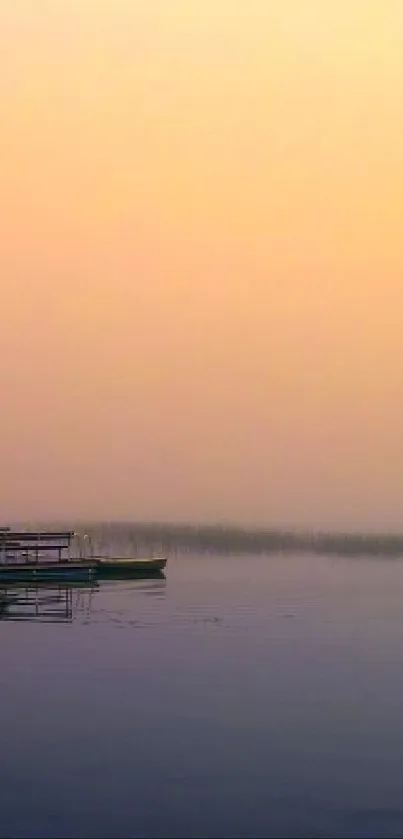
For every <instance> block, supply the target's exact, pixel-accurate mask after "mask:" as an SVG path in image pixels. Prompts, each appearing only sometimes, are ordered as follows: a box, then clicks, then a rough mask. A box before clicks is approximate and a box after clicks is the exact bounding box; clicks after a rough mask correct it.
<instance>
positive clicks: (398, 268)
mask: <svg viewBox="0 0 403 839" xmlns="http://www.w3.org/2000/svg"><path fill="white" fill-rule="evenodd" d="M0 91H1V103H2V109H1V131H0V182H1V190H0V271H1V275H0V276H1V279H0V282H1V303H2V318H1V328H0V371H1V382H2V409H1V435H0V468H1V480H0V517H1V518H2V520H4V521H7V520H10V519H12V518H18V519H23V518H26V519H27V520H28V519H29V520H30V519H34V518H38V517H42V518H43V517H46V518H50V517H57V518H60V517H64V518H66V517H67V518H70V517H91V518H101V517H102V518H104V517H107V518H137V519H138V518H143V517H145V518H147V519H167V520H169V519H177V520H178V519H179V520H188V519H191V520H195V519H199V520H214V521H216V520H231V521H238V522H259V523H265V524H296V525H299V526H311V525H312V526H318V527H323V526H330V527H346V526H347V527H368V528H371V529H372V528H390V527H393V528H400V529H401V528H402V526H403V434H402V407H403V249H402V241H403V240H402V218H403V4H402V2H401V0H348V1H347V0H326V2H324V0H248V2H245V0H147V2H144V0H57V2H55V0H13V1H12V2H10V3H6V2H3V3H2V4H1V8H0Z"/></svg>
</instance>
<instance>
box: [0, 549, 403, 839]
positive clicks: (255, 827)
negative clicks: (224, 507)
mask: <svg viewBox="0 0 403 839" xmlns="http://www.w3.org/2000/svg"><path fill="white" fill-rule="evenodd" d="M0 618H1V620H0V637H1V647H2V650H3V652H2V667H1V672H0V682H1V684H0V703H1V715H0V719H1V762H0V812H1V819H0V836H1V837H38V836H40V837H77V839H81V837H83V839H84V837H86V839H90V837H94V838H95V837H109V836H112V837H122V839H123V838H124V837H150V838H151V837H152V838H153V839H154V837H167V839H168V837H200V838H201V839H202V837H339V836H340V837H349V838H350V837H378V836H380V835H381V836H388V837H395V836H396V837H401V836H403V733H402V725H401V717H402V708H403V562H401V561H400V560H399V559H380V558H373V557H371V558H366V557H360V558H350V559H349V558H343V557H340V556H335V557H326V556H321V555H309V554H308V553H306V554H303V553H301V554H282V555H276V554H272V555H269V556H268V555H236V556H231V555H218V554H211V553H210V554H195V553H188V554H178V555H175V554H172V555H171V556H170V559H169V563H168V568H167V572H166V579H154V580H152V579H151V580H139V581H135V580H132V581H124V582H115V581H110V582H100V583H99V584H98V585H97V586H95V587H92V588H91V587H83V588H66V586H64V587H62V588H61V589H60V590H59V589H56V588H55V587H50V588H49V587H48V588H39V589H37V590H32V589H31V590H30V591H27V592H25V591H24V590H23V589H19V590H17V589H13V590H10V591H9V599H8V600H7V602H6V603H3V608H2V610H1V612H0Z"/></svg>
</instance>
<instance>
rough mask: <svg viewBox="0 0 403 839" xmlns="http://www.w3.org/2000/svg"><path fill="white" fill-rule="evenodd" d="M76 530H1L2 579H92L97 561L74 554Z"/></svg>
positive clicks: (0, 562)
mask: <svg viewBox="0 0 403 839" xmlns="http://www.w3.org/2000/svg"><path fill="white" fill-rule="evenodd" d="M74 536H75V534H74V532H73V531H70V530H69V531H49V530H47V531H29V530H27V531H15V530H11V529H10V528H2V529H1V530H0V580H7V581H19V580H37V581H41V580H54V581H57V580H89V579H92V578H93V577H94V576H95V573H96V562H95V561H94V560H93V559H90V558H84V557H83V558H77V557H71V544H72V540H73V538H74Z"/></svg>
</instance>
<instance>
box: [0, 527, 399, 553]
mask: <svg viewBox="0 0 403 839" xmlns="http://www.w3.org/2000/svg"><path fill="white" fill-rule="evenodd" d="M6 523H7V522H6ZM18 524H19V526H23V527H24V526H25V527H28V526H29V527H32V522H30V523H29V525H27V523H25V524H24V523H22V522H19V523H18ZM60 524H61V522H57V523H56V522H53V524H52V523H50V522H47V523H46V525H45V524H44V523H38V522H36V526H44V527H52V526H58V525H60ZM13 525H15V523H13ZM63 525H66V522H63ZM69 526H72V527H73V528H74V529H76V530H78V531H80V532H82V531H87V532H91V533H92V534H94V536H95V537H99V538H101V539H102V540H103V539H107V540H113V541H115V540H117V539H118V540H121V539H124V540H130V541H131V542H135V543H136V544H138V545H141V546H144V547H147V546H148V547H153V546H155V545H156V544H157V545H158V546H159V547H160V548H161V549H163V550H166V551H174V550H182V551H199V552H200V551H202V552H209V553H210V552H219V553H279V552H284V553H292V552H295V551H298V552H308V553H318V554H334V555H340V556H384V557H399V556H402V557H403V535H402V534H392V533H365V532H363V533H360V532H330V531H328V532H326V531H308V530H307V531H302V530H296V529H295V530H293V529H291V528H290V529H282V528H258V527H241V526H234V525H232V526H231V525H220V524H214V525H206V524H200V525H197V524H173V523H159V522H136V521H133V522H129V521H122V522H117V521H113V522H83V521H81V522H77V521H76V522H69Z"/></svg>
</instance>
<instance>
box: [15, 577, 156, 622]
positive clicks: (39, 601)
mask: <svg viewBox="0 0 403 839" xmlns="http://www.w3.org/2000/svg"><path fill="white" fill-rule="evenodd" d="M165 585H166V580H165V577H164V576H163V575H161V577H157V578H153V579H139V580H130V581H127V582H122V581H121V580H108V581H107V582H106V581H105V582H95V581H92V582H78V583H72V582H69V583H66V582H64V583H63V584H55V583H49V582H42V583H36V584H35V585H32V584H29V583H26V582H20V583H16V582H14V583H12V584H4V583H0V621H31V622H36V623H73V622H74V621H76V620H80V622H82V623H90V622H91V617H95V615H96V613H98V612H99V610H100V609H101V611H103V610H102V605H101V604H102V594H106V593H107V592H111V591H115V592H116V593H118V594H122V593H124V594H126V595H132V594H135V595H143V596H146V597H154V598H155V597H157V598H161V597H162V596H163V595H164V591H165ZM94 598H99V599H100V602H99V604H97V603H96V601H95V604H94Z"/></svg>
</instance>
